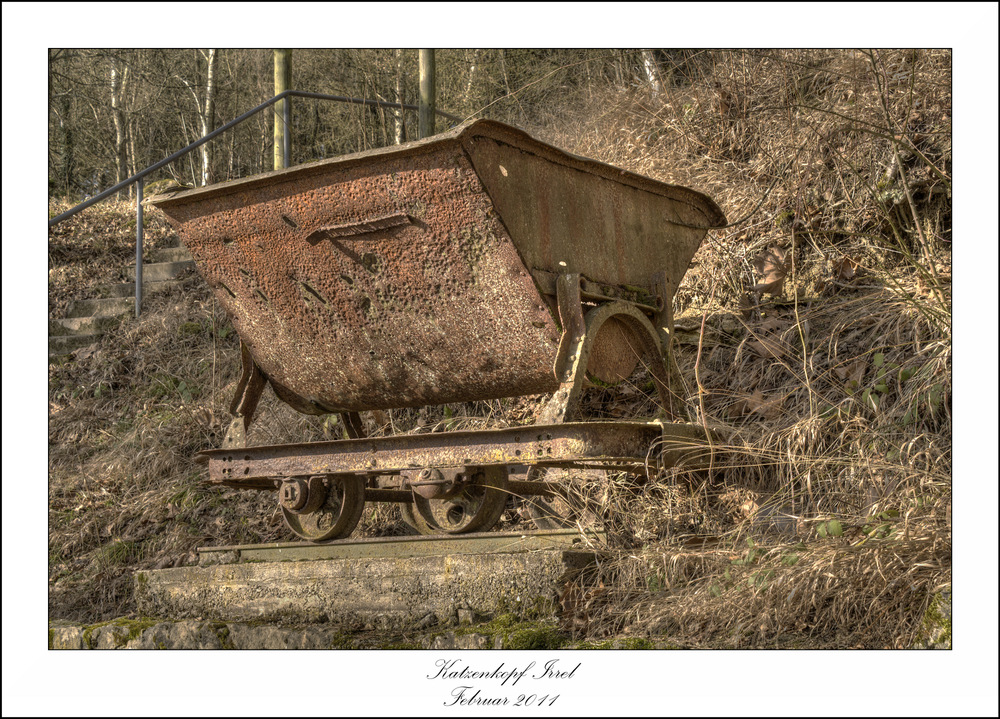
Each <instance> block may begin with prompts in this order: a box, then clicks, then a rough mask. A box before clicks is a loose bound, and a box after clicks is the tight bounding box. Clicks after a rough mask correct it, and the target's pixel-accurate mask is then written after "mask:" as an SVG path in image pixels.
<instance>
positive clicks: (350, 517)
mask: <svg viewBox="0 0 1000 719" xmlns="http://www.w3.org/2000/svg"><path fill="white" fill-rule="evenodd" d="M318 479H320V478H313V479H310V480H309V483H308V485H307V486H306V488H305V489H302V486H301V484H300V485H297V486H290V487H289V491H286V490H285V488H284V487H283V488H282V490H281V492H280V493H279V505H280V506H281V513H282V514H283V515H284V516H285V524H286V525H287V526H288V528H289V529H291V530H292V531H293V532H295V534H296V535H298V536H299V537H302V539H305V540H308V541H310V542H325V541H327V540H330V539H338V538H340V537H346V536H347V535H349V534H350V533H351V532H353V531H354V528H355V527H356V526H358V522H359V521H360V520H361V512H362V511H363V510H364V508H365V480H364V478H363V477H354V476H328V477H324V478H322V481H316V480H318ZM297 492H303V493H304V494H306V497H305V499H303V498H301V497H300V496H298V495H297V494H296V493H297ZM316 493H322V494H325V496H324V497H322V501H320V498H318V497H317V496H316ZM299 504H301V505H302V506H303V507H304V508H305V509H306V510H307V511H302V510H301V509H299V508H298V507H297V506H296V505H299ZM313 506H315V507H316V508H315V509H312V507H313Z"/></svg>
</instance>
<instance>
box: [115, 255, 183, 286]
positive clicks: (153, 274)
mask: <svg viewBox="0 0 1000 719" xmlns="http://www.w3.org/2000/svg"><path fill="white" fill-rule="evenodd" d="M194 271H195V269H194V262H193V261H192V260H187V261H185V262H154V263H153V264H150V265H143V267H142V281H143V284H145V283H146V282H163V281H166V280H176V279H177V278H178V277H181V276H182V275H184V274H185V273H186V272H194ZM128 277H129V278H130V279H135V267H129V268H128Z"/></svg>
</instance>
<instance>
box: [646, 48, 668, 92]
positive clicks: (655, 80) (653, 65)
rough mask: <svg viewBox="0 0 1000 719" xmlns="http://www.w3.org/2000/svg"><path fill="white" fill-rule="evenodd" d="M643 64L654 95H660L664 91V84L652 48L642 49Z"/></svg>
mask: <svg viewBox="0 0 1000 719" xmlns="http://www.w3.org/2000/svg"><path fill="white" fill-rule="evenodd" d="M642 66H643V68H644V69H645V71H646V82H648V83H649V88H650V90H652V91H653V95H654V96H655V95H659V94H660V93H661V92H663V85H662V83H661V82H660V68H659V65H658V64H657V62H656V57H655V56H654V55H653V51H652V50H643V51H642Z"/></svg>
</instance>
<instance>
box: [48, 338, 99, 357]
mask: <svg viewBox="0 0 1000 719" xmlns="http://www.w3.org/2000/svg"><path fill="white" fill-rule="evenodd" d="M99 339H101V335H56V336H54V337H49V357H50V358H51V357H54V356H59V355H68V354H69V353H70V352H72V351H73V350H78V349H80V348H81V347H86V346H88V345H92V344H94V343H95V342H97V341H98V340H99Z"/></svg>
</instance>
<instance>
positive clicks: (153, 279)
mask: <svg viewBox="0 0 1000 719" xmlns="http://www.w3.org/2000/svg"><path fill="white" fill-rule="evenodd" d="M193 269H194V261H193V260H192V259H191V255H190V254H188V251H187V250H186V249H185V248H184V247H181V246H179V245H175V246H174V247H165V248H162V249H158V250H152V251H150V252H148V253H147V254H146V258H145V262H144V263H143V273H142V277H143V282H142V290H143V297H144V298H145V297H148V296H149V295H151V294H156V293H157V292H163V291H164V290H166V289H169V288H171V287H173V286H175V285H176V284H177V279H178V278H179V277H181V276H182V275H184V274H185V273H187V272H188V271H191V270H193ZM129 276H130V277H132V279H133V281H132V282H126V283H122V284H118V285H111V286H108V287H102V288H100V289H99V290H98V291H97V294H98V295H99V296H98V297H95V298H93V299H87V300H76V301H74V302H70V303H69V306H68V307H67V308H66V316H65V317H64V318H62V319H49V359H50V360H52V359H53V358H56V357H61V356H64V355H67V354H70V353H71V352H73V351H74V350H77V349H80V348H81V347H86V346H88V345H91V344H93V343H94V342H96V341H97V340H98V339H100V337H101V335H103V334H104V332H106V331H107V330H108V329H110V328H112V327H115V326H117V325H118V323H119V322H121V321H122V319H124V318H126V317H133V316H135V281H134V279H135V267H131V268H129Z"/></svg>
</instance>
